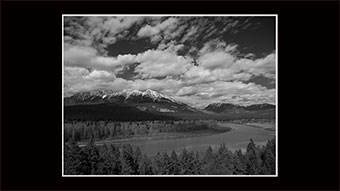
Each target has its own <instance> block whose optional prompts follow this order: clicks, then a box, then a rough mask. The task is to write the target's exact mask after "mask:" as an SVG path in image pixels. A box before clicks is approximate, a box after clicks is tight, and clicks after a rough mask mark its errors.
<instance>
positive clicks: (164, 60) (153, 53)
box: [135, 50, 192, 78]
mask: <svg viewBox="0 0 340 191" xmlns="http://www.w3.org/2000/svg"><path fill="white" fill-rule="evenodd" d="M136 61H137V62H140V63H141V64H140V65H138V66H137V67H136V69H135V70H136V71H137V72H138V73H140V74H141V77H142V78H152V77H164V76H178V75H181V74H183V73H184V72H185V71H187V70H188V68H189V67H190V65H191V62H192V59H190V58H188V57H183V56H178V55H176V54H175V53H173V52H168V51H160V50H148V51H146V52H144V53H141V54H138V55H137V57H136Z"/></svg>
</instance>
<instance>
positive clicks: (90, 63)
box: [64, 46, 136, 71]
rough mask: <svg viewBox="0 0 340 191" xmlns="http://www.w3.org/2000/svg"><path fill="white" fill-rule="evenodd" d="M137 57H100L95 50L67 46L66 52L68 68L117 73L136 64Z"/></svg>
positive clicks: (65, 57)
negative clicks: (129, 65)
mask: <svg viewBox="0 0 340 191" xmlns="http://www.w3.org/2000/svg"><path fill="white" fill-rule="evenodd" d="M135 57H136V55H131V54H127V55H119V56H117V57H105V56H98V52H97V50H96V49H94V48H90V47H84V46H67V47H66V48H65V52H64V60H65V65H66V66H76V67H83V68H94V69H98V70H108V71H116V70H117V68H120V67H121V66H124V65H126V64H131V63H133V62H134V60H135Z"/></svg>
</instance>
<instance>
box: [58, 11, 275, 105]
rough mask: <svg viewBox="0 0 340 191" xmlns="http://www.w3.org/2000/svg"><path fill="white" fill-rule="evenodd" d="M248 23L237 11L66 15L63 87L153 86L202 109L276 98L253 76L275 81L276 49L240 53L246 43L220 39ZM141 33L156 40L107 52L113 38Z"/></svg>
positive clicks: (136, 36) (134, 37) (72, 89)
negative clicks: (206, 14)
mask: <svg viewBox="0 0 340 191" xmlns="http://www.w3.org/2000/svg"><path fill="white" fill-rule="evenodd" d="M216 23H217V24H216ZM242 23H245V24H246V25H243V24H242ZM132 26H134V27H133V28H131V27H132ZM250 26H251V24H250V23H249V20H247V22H245V21H244V22H242V20H239V19H238V18H236V19H235V18H233V17H216V18H212V17H167V18H164V17H120V16H118V17H80V18H78V17H77V18H67V19H65V36H64V45H65V47H64V50H65V52H64V60H65V70H64V82H65V89H64V90H65V93H66V94H67V95H69V94H72V93H76V92H79V91H89V90H96V89H113V90H123V89H137V90H146V89H154V90H156V91H159V92H160V93H163V94H166V95H169V96H172V97H174V98H175V99H177V100H179V101H182V102H185V103H188V104H190V105H192V106H198V107H201V108H202V107H205V106H206V105H208V104H210V103H212V102H219V101H222V102H228V103H236V104H251V103H275V89H267V88H266V87H267V86H266V87H264V86H261V85H258V84H255V83H251V82H255V81H254V80H253V81H252V80H251V79H253V78H254V76H261V77H263V78H266V79H268V78H269V79H270V80H273V82H274V80H275V71H276V66H275V63H276V55H275V53H272V54H269V55H267V56H264V57H262V58H259V55H254V54H253V53H248V52H247V53H244V54H240V52H239V50H242V48H244V47H238V45H237V44H235V43H234V44H227V43H226V42H227V41H225V40H226V39H223V38H224V37H223V38H222V36H223V34H224V33H226V32H229V33H230V34H234V33H237V31H241V30H246V29H247V28H249V27H250ZM140 38H148V39H150V42H151V44H150V46H151V47H153V49H149V50H146V51H145V49H143V50H142V51H140V52H139V53H138V51H135V52H136V53H135V54H120V55H118V56H115V57H112V56H108V54H107V51H108V49H107V46H108V45H110V44H114V43H116V42H117V41H118V40H120V39H128V40H137V39H140ZM198 39H199V41H198ZM136 46H138V44H136ZM179 53H181V55H182V54H184V55H186V56H181V55H179ZM255 58H257V59H255ZM122 71H124V75H121V73H122ZM117 76H118V77H117ZM259 84H261V83H259ZM268 87H269V86H268ZM269 88H270V87H269Z"/></svg>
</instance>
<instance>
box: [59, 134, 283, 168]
mask: <svg viewBox="0 0 340 191" xmlns="http://www.w3.org/2000/svg"><path fill="white" fill-rule="evenodd" d="M64 149H65V150H64V151H65V152H64V174H66V175H90V174H91V175H261V174H265V175H270V174H275V157H276V156H275V140H274V139H272V140H269V141H268V142H267V144H266V145H265V146H262V147H259V146H256V145H255V144H254V142H253V140H250V143H249V144H248V146H247V149H246V152H245V153H242V152H241V150H237V151H235V152H231V151H230V150H229V149H228V148H227V147H226V146H225V145H224V144H222V145H221V146H220V148H219V149H218V150H217V151H215V152H214V151H213V149H212V148H211V147H209V148H208V149H207V151H206V152H205V153H203V154H200V153H198V152H193V151H190V152H189V151H187V150H186V149H184V150H183V151H182V152H181V153H180V154H179V155H177V154H176V152H175V151H172V152H171V154H170V155H168V154H167V153H165V152H164V153H157V155H156V156H153V157H148V156H146V155H145V154H144V155H143V154H142V153H141V150H140V148H139V147H136V148H135V149H133V148H132V146H131V145H122V146H120V147H119V146H114V145H109V146H108V145H104V146H102V147H97V146H95V145H94V142H93V140H92V139H91V141H90V142H89V143H88V145H87V146H86V147H82V148H80V147H79V146H77V144H76V143H75V142H72V143H68V144H66V145H65V147H64Z"/></svg>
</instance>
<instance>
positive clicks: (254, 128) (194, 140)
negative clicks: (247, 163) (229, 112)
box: [79, 122, 276, 155]
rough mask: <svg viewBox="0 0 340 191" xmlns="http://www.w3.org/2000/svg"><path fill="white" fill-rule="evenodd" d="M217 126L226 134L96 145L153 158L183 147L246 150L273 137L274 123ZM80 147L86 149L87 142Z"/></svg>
mask: <svg viewBox="0 0 340 191" xmlns="http://www.w3.org/2000/svg"><path fill="white" fill-rule="evenodd" d="M218 126H219V127H221V128H225V131H224V132H222V131H220V132H216V131H215V132H214V131H209V130H204V131H196V132H194V133H193V132H186V133H160V134H156V135H153V136H139V137H133V138H124V139H115V140H105V141H96V142H95V144H96V145H98V146H101V145H104V143H105V144H117V145H119V144H131V145H132V146H138V147H140V148H141V150H142V152H143V153H145V154H147V155H155V154H157V152H168V153H170V152H171V151H172V150H174V151H175V152H178V153H179V152H180V151H181V150H183V149H184V148H186V149H187V150H194V151H199V152H204V151H205V150H206V149H207V148H208V147H209V146H210V147H212V148H213V149H216V148H218V147H219V146H220V145H221V144H225V145H226V146H227V147H228V148H230V149H231V150H237V149H241V150H245V149H246V145H247V144H248V143H249V140H250V139H253V140H254V142H256V144H258V145H264V144H265V143H266V142H267V140H269V139H272V138H274V137H275V136H276V131H275V123H274V122H269V123H268V122H256V124H255V123H242V124H236V123H230V122H219V123H218ZM79 145H80V146H81V147H82V146H85V145H86V142H80V143H79Z"/></svg>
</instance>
